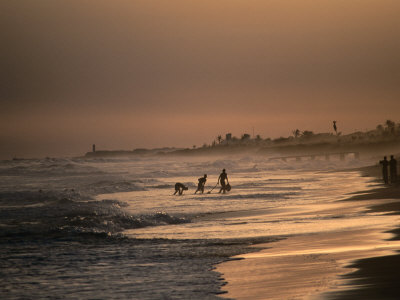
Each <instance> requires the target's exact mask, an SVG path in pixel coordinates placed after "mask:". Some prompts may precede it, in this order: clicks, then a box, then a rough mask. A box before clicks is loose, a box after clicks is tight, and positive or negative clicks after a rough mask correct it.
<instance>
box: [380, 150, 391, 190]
mask: <svg viewBox="0 0 400 300" xmlns="http://www.w3.org/2000/svg"><path fill="white" fill-rule="evenodd" d="M379 163H380V164H381V165H382V177H383V182H385V184H388V183H389V178H388V165H389V161H388V160H387V158H386V156H385V157H384V158H383V160H381V161H380V162H379Z"/></svg>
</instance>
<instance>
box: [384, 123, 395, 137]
mask: <svg viewBox="0 0 400 300" xmlns="http://www.w3.org/2000/svg"><path fill="white" fill-rule="evenodd" d="M385 124H386V128H387V130H388V132H389V133H392V134H394V128H395V125H396V123H395V122H393V121H391V120H386V122H385Z"/></svg>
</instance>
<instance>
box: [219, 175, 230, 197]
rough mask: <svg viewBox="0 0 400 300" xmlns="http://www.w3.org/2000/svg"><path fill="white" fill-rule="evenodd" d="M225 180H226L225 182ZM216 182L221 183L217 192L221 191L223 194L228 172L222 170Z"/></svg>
mask: <svg viewBox="0 0 400 300" xmlns="http://www.w3.org/2000/svg"><path fill="white" fill-rule="evenodd" d="M225 181H226V182H225ZM218 183H220V184H221V189H220V190H219V192H218V193H221V192H223V193H224V194H225V193H226V191H227V184H228V185H229V181H228V174H226V172H225V169H223V170H222V173H221V174H220V175H219V177H218Z"/></svg>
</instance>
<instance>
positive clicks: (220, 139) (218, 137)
mask: <svg viewBox="0 0 400 300" xmlns="http://www.w3.org/2000/svg"><path fill="white" fill-rule="evenodd" d="M217 140H218V144H221V141H222V136H221V135H219V136H217Z"/></svg>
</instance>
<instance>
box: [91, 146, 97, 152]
mask: <svg viewBox="0 0 400 300" xmlns="http://www.w3.org/2000/svg"><path fill="white" fill-rule="evenodd" d="M92 151H93V152H96V145H95V144H93V146H92Z"/></svg>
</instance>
